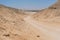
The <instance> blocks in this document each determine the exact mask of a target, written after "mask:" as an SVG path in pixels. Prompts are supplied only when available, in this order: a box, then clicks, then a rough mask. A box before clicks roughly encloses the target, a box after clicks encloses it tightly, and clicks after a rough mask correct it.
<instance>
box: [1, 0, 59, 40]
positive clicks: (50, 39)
mask: <svg viewBox="0 0 60 40" xmlns="http://www.w3.org/2000/svg"><path fill="white" fill-rule="evenodd" d="M59 3H60V0H58V1H57V2H56V3H55V4H53V5H52V6H50V7H48V8H46V9H43V10H41V11H39V12H34V13H33V12H27V13H26V12H24V11H23V10H21V9H16V8H11V7H7V6H4V5H0V40H60V4H59ZM30 13H31V14H30Z"/></svg>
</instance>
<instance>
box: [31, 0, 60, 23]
mask: <svg viewBox="0 0 60 40" xmlns="http://www.w3.org/2000/svg"><path fill="white" fill-rule="evenodd" d="M32 16H33V18H34V19H36V20H39V21H40V20H41V21H50V22H54V21H55V22H60V21H59V20H60V0H58V1H57V2H56V3H55V4H53V5H52V6H50V7H48V8H46V9H43V10H42V11H40V12H38V13H37V14H34V15H32Z"/></svg>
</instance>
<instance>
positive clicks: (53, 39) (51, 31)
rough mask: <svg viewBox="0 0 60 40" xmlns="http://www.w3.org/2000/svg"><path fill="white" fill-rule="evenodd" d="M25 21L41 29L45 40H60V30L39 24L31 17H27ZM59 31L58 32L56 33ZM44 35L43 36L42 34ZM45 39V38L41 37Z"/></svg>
mask: <svg viewBox="0 0 60 40" xmlns="http://www.w3.org/2000/svg"><path fill="white" fill-rule="evenodd" d="M24 20H25V21H26V22H27V23H28V24H30V25H32V26H33V27H35V28H37V29H39V30H40V31H42V33H43V34H44V35H45V36H44V37H45V40H60V33H59V32H60V31H59V30H60V29H58V28H54V27H50V26H49V27H48V26H47V25H43V24H41V23H40V24H39V23H38V22H37V21H35V20H33V19H32V18H31V17H30V16H27V17H25V18H24ZM56 30H57V31H56ZM40 35H42V34H40ZM41 37H43V36H41Z"/></svg>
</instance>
